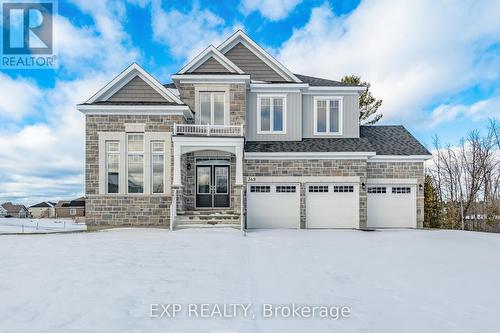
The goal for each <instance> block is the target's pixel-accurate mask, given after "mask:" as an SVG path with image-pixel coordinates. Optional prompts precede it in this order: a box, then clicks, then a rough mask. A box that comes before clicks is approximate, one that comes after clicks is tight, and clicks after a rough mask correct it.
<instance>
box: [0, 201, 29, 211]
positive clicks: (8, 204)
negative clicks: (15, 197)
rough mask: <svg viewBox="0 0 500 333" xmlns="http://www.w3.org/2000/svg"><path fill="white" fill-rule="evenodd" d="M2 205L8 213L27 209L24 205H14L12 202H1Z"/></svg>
mask: <svg viewBox="0 0 500 333" xmlns="http://www.w3.org/2000/svg"><path fill="white" fill-rule="evenodd" d="M2 207H3V208H4V209H5V210H6V211H7V212H8V213H15V214H17V213H19V212H20V211H21V210H28V209H27V208H26V206H24V205H16V204H13V203H12V202H6V203H4V204H2Z"/></svg>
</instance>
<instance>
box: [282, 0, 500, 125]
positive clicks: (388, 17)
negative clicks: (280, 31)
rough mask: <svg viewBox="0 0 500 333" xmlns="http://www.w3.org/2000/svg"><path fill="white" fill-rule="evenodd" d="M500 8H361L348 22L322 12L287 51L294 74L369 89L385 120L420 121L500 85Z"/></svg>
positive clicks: (427, 4)
mask: <svg viewBox="0 0 500 333" xmlns="http://www.w3.org/2000/svg"><path fill="white" fill-rule="evenodd" d="M499 11H500V2H498V1H480V2H460V1H443V2H439V1H430V0H427V1H410V2H408V1H397V0H374V1H364V2H362V3H361V4H360V5H359V6H358V7H357V8H356V9H355V10H354V11H353V12H352V13H350V14H348V15H347V16H336V15H335V14H334V9H332V8H331V7H330V6H329V5H328V4H324V5H322V6H320V7H317V8H315V9H313V10H312V14H311V17H310V20H309V21H308V22H307V24H306V25H304V26H303V27H301V28H300V29H296V30H295V31H294V33H293V35H292V37H291V38H290V39H289V40H288V41H287V42H285V43H284V44H283V47H282V50H281V52H280V54H279V58H280V60H281V61H283V63H284V64H286V65H287V66H288V67H290V68H291V69H292V70H293V71H294V72H298V73H304V74H311V75H316V76H320V77H327V78H333V79H340V78H341V77H342V76H343V75H346V74H357V75H360V76H361V77H362V78H363V79H364V80H367V81H371V83H372V89H373V91H374V95H375V96H376V97H378V98H382V99H383V100H384V104H383V106H382V111H383V112H384V114H385V119H386V120H395V119H398V120H401V119H414V120H417V119H422V112H421V111H422V110H423V109H424V108H425V107H426V106H427V105H428V104H429V103H430V102H432V100H433V99H435V98H444V97H447V96H449V95H450V94H453V93H456V92H459V91H461V90H463V89H466V88H468V87H471V86H474V85H476V84H479V83H483V82H485V81H487V80H494V79H498V78H499V77H500V66H499V63H500V56H499V55H498V54H496V53H494V52H493V51H491V52H489V53H485V52H486V50H488V48H489V47H490V46H492V45H495V44H496V43H498V42H499V41H500V20H498V12H499Z"/></svg>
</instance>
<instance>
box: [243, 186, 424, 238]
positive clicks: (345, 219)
mask: <svg viewBox="0 0 500 333" xmlns="http://www.w3.org/2000/svg"><path fill="white" fill-rule="evenodd" d="M362 185H364V184H362ZM360 186H361V184H359V182H331V183H323V182H318V183H315V182H308V183H303V184H301V183H288V182H283V183H250V184H248V185H247V192H246V193H247V198H246V200H247V219H246V221H247V222H246V223H247V224H246V225H247V228H248V229H261V228H262V229H285V228H286V229H299V228H300V227H301V226H300V220H301V200H303V203H304V207H305V212H302V213H303V214H305V228H307V229H320V228H332V229H334V228H348V229H357V228H359V227H360V225H359V219H360V217H359V216H360ZM301 192H302V198H301ZM366 195H367V227H368V228H415V227H416V226H417V222H416V186H415V185H414V184H390V183H388V184H376V185H368V186H366Z"/></svg>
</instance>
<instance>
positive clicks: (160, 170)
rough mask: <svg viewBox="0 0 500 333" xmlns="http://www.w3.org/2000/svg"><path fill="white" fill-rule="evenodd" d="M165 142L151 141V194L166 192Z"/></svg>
mask: <svg viewBox="0 0 500 333" xmlns="http://www.w3.org/2000/svg"><path fill="white" fill-rule="evenodd" d="M164 175H165V142H164V141H151V192H152V193H155V194H156V193H164V192H165V176H164Z"/></svg>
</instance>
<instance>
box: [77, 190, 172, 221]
mask: <svg viewBox="0 0 500 333" xmlns="http://www.w3.org/2000/svg"><path fill="white" fill-rule="evenodd" d="M170 202H171V198H170V197H167V196H158V195H90V196H87V200H86V210H87V216H86V223H87V224H88V225H93V226H95V225H112V226H164V227H168V226H169V223H170V221H169V208H170Z"/></svg>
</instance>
